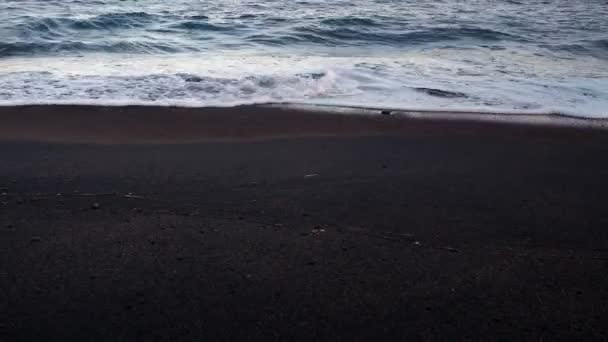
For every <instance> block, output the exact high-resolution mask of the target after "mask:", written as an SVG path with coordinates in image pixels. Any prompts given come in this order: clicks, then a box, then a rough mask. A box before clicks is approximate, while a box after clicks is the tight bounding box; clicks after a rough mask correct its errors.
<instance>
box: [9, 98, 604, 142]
mask: <svg viewBox="0 0 608 342" xmlns="http://www.w3.org/2000/svg"><path fill="white" fill-rule="evenodd" d="M383 113H384V114H383ZM385 114H388V115H385ZM0 120H2V125H0V140H3V141H40V142H56V143H90V144H122V143H131V144H132V143H136V144H145V143H197V142H205V141H209V142H211V141H244V140H248V141H254V140H268V139H287V138H304V137H330V136H333V137H339V136H351V137H352V136H377V135H402V134H420V133H421V132H423V131H437V130H441V129H448V131H449V132H450V134H466V131H470V132H469V133H471V132H473V131H475V134H482V135H483V134H489V133H488V132H484V130H490V131H492V132H499V131H503V132H506V131H509V132H510V133H507V134H522V133H521V132H522V131H526V130H549V131H554V132H556V133H562V134H571V135H572V134H573V135H577V133H576V132H578V131H585V132H588V133H587V134H603V132H604V131H605V130H606V128H608V120H601V119H576V118H571V117H563V116H554V115H523V114H487V113H486V114H484V113H453V112H420V111H411V112H404V111H396V110H395V111H393V110H387V111H385V112H383V111H382V110H380V109H369V108H368V109H364V108H346V107H330V108H325V107H318V106H303V105H276V104H275V105H248V106H236V107H204V108H187V107H159V106H124V107H113V106H108V107H106V106H75V105H49V106H15V107H0ZM453 128H459V130H460V132H459V131H458V130H455V129H453ZM594 132H597V133H594Z"/></svg>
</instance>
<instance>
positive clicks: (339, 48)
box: [0, 0, 608, 118]
mask: <svg viewBox="0 0 608 342" xmlns="http://www.w3.org/2000/svg"><path fill="white" fill-rule="evenodd" d="M277 102H279V103H305V104H330V105H347V106H366V107H384V108H399V109H426V110H473V111H490V112H505V113H518V112H522V113H562V114H567V115H575V116H581V117H596V118H597V117H601V118H608V1H607V0H577V1H573V0H517V1H516V0H496V1H489V0H460V1H459V0H348V1H346V0H258V1H252V0H171V1H167V0H1V1H0V105H14V104H47V103H48V104H51V103H52V104H60V103H73V104H102V105H122V104H145V105H180V106H232V105H238V104H248V103H277Z"/></svg>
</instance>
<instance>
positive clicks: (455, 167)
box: [0, 106, 608, 341]
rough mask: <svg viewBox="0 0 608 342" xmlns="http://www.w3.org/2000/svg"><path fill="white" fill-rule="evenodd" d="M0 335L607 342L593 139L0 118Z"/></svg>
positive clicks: (385, 124)
mask: <svg viewBox="0 0 608 342" xmlns="http://www.w3.org/2000/svg"><path fill="white" fill-rule="evenodd" d="M0 141H1V142H0V340H1V341H39V340H50V341H55V340H57V341H60V340H61V341H66V340H69V341H133V340H141V341H150V340H160V341H165V340H171V341H179V340H184V341H186V340H187V341H191V340H200V341H239V340H254V341H269V340H298V341H312V340H315V341H359V340H370V341H371V340H373V341H382V340H411V341H414V340H429V341H440V340H449V341H453V340H465V339H467V340H483V341H492V340H534V341H540V340H544V341H557V340H561V341H573V340H596V341H602V340H607V339H608V305H607V304H608V210H607V209H606V204H607V203H608V158H607V156H608V134H607V131H605V130H601V129H582V128H576V127H549V126H540V125H536V126H535V125H519V124H517V125H516V124H505V123H502V124H499V123H491V122H475V121H453V120H416V119H411V118H407V117H402V116H399V115H391V116H383V115H380V114H378V115H376V116H365V115H341V114H328V113H314V112H303V111H296V110H281V109H277V108H264V107H239V108H232V109H177V108H142V107H125V108H102V107H77V106H72V107H64V106H53V107H44V106H41V107H6V108H0Z"/></svg>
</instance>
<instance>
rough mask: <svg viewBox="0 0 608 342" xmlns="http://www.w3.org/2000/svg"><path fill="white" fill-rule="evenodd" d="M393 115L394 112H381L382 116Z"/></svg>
mask: <svg viewBox="0 0 608 342" xmlns="http://www.w3.org/2000/svg"><path fill="white" fill-rule="evenodd" d="M392 113H393V112H392V111H390V110H383V111H381V112H380V114H382V115H391V114H392Z"/></svg>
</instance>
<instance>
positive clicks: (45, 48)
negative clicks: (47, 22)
mask: <svg viewBox="0 0 608 342" xmlns="http://www.w3.org/2000/svg"><path fill="white" fill-rule="evenodd" d="M178 51H184V48H183V47H180V46H176V45H170V44H163V43H153V42H150V41H128V42H126V41H125V42H117V43H110V42H108V43H103V44H101V43H83V42H73V41H62V42H40V43H26V42H16V43H1V42H0V57H14V56H27V55H40V54H57V53H65V52H79V53H81V52H106V53H148V54H152V53H172V52H178Z"/></svg>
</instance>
